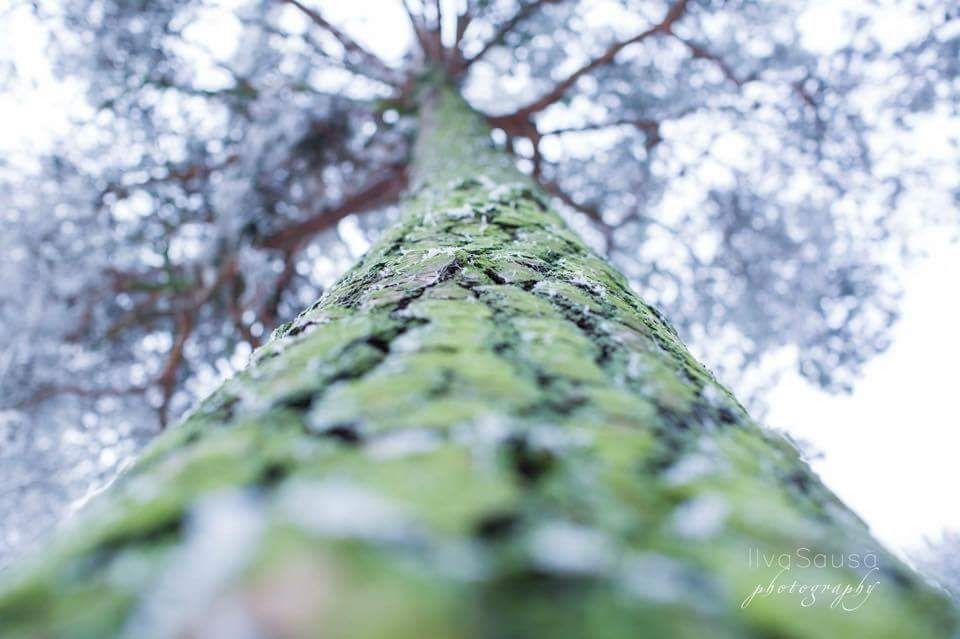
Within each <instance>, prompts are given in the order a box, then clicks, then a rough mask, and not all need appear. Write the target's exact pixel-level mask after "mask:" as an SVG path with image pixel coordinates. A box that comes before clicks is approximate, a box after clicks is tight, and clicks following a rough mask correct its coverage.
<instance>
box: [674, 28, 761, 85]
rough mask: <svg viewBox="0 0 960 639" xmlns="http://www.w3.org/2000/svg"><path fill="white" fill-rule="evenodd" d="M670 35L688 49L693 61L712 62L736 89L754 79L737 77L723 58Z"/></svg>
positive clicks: (693, 43)
mask: <svg viewBox="0 0 960 639" xmlns="http://www.w3.org/2000/svg"><path fill="white" fill-rule="evenodd" d="M670 35H672V36H673V37H674V38H676V39H677V40H679V41H680V42H682V43H683V44H684V46H686V47H687V48H688V49H690V53H692V54H693V57H694V59H698V60H709V61H710V62H713V63H714V64H715V65H717V67H718V68H719V69H720V72H721V73H723V77H725V78H726V79H727V80H729V81H730V82H733V83H734V84H735V85H737V86H738V87H742V86H743V85H744V84H746V83H747V82H750V81H751V80H753V79H754V78H753V77H752V76H750V77H747V78H741V77H739V76H737V74H736V73H734V71H733V69H732V68H731V67H730V65H729V64H727V62H726V61H725V60H724V59H723V58H721V57H720V56H719V55H717V54H715V53H713V52H711V51H709V50H708V49H706V48H705V47H704V46H702V45H699V44H697V43H696V42H693V41H691V40H687V39H685V38H681V37H680V36H678V35H677V34H675V33H671V34H670Z"/></svg>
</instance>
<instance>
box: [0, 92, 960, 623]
mask: <svg viewBox="0 0 960 639" xmlns="http://www.w3.org/2000/svg"><path fill="white" fill-rule="evenodd" d="M421 129H422V130H421V134H420V138H419V140H418V144H417V151H416V157H415V159H414V168H415V174H414V187H413V190H412V192H411V194H410V196H409V198H408V201H407V204H406V209H407V210H406V214H405V215H404V217H403V218H402V219H401V220H400V221H399V222H398V223H397V225H396V226H395V227H394V228H392V229H389V230H388V231H386V232H385V234H384V237H383V238H382V239H381V240H380V241H379V242H378V243H377V244H376V245H375V246H374V247H373V248H372V249H371V250H370V251H369V253H368V254H367V255H366V256H365V257H364V258H363V259H362V260H361V261H360V263H359V264H357V265H356V266H355V267H354V268H353V269H351V270H350V271H349V272H348V273H347V274H346V275H345V276H344V277H343V278H342V279H341V280H340V281H339V282H338V283H337V284H336V285H335V286H334V287H332V288H331V289H330V290H329V291H328V292H327V293H326V294H325V295H324V296H323V298H322V299H320V300H319V301H318V302H317V303H316V304H314V305H313V306H311V307H310V308H308V309H307V310H305V311H304V312H303V313H302V314H301V315H300V316H299V317H297V318H296V320H295V321H293V322H292V323H290V324H289V325H286V326H284V327H282V328H281V329H278V331H276V332H275V334H274V337H273V339H272V340H271V341H270V343H268V344H267V345H266V346H264V347H263V348H261V349H260V350H259V351H257V352H256V353H255V354H254V356H253V358H252V361H251V363H250V365H249V367H248V368H247V369H246V370H245V371H243V372H242V373H240V374H238V375H237V376H236V377H234V378H233V379H231V380H229V381H227V382H226V383H225V384H224V385H223V387H222V388H221V389H220V390H218V391H217V392H216V393H214V394H213V395H212V396H211V397H210V398H208V399H207V400H206V401H205V402H203V403H202V404H201V405H200V406H199V408H198V409H197V410H196V411H195V412H194V413H193V414H192V416H190V417H189V418H188V419H187V420H186V421H185V422H184V423H183V424H182V425H180V426H179V427H177V428H175V429H173V430H171V431H170V432H169V433H167V434H165V435H164V436H163V437H161V438H160V439H159V440H158V441H157V442H156V443H155V444H154V445H153V446H152V447H151V448H150V449H149V450H148V451H147V452H146V453H145V454H144V455H143V457H142V458H141V459H140V460H139V462H138V463H137V464H136V465H135V466H134V467H133V468H132V469H131V470H129V471H128V472H127V473H125V475H124V476H123V477H121V478H120V480H119V481H118V482H117V483H116V484H115V485H114V486H113V487H112V488H111V489H110V491H109V492H108V494H107V495H105V496H104V497H102V498H100V499H99V500H98V501H97V502H96V503H95V504H93V505H92V506H91V507H90V508H89V509H88V512H86V513H85V514H84V515H82V516H81V518H80V523H79V524H78V525H74V526H73V527H72V528H71V530H70V531H69V532H68V533H67V534H64V535H63V536H62V537H61V539H60V541H59V542H58V544H56V545H55V546H54V547H53V548H52V549H51V551H50V553H49V554H47V555H46V556H44V557H43V558H41V559H38V560H36V561H35V562H33V563H32V564H31V565H28V566H24V567H23V568H21V569H20V570H19V571H17V572H16V573H15V574H14V575H13V576H12V577H10V578H8V583H7V585H6V587H5V589H4V590H3V591H2V592H0V637H4V638H7V637H10V638H12V637H90V638H94V637H96V638H101V637H111V636H120V637H153V636H156V637H183V636H200V637H206V636H217V634H216V633H217V632H220V633H228V634H227V635H223V636H237V635H229V632H231V631H228V630H224V629H225V628H240V629H242V631H243V632H249V633H250V634H249V636H271V637H272V636H276V637H315V636H330V637H339V636H343V637H384V636H390V637H404V636H410V637H414V636H416V637H426V636H429V637H447V636H449V637H460V636H463V637H473V636H491V637H526V636H550V637H633V636H637V635H638V634H643V635H644V636H651V637H697V638H700V637H705V636H710V637H797V638H803V637H809V638H816V639H821V638H823V637H846V636H851V637H853V636H858V637H891V638H892V637H920V638H922V637H946V636H951V634H952V633H954V632H956V629H957V625H956V624H957V619H956V616H955V613H954V611H953V610H952V609H951V608H950V606H949V605H948V604H947V603H946V601H945V600H944V599H943V598H941V597H940V595H939V594H937V593H936V592H934V591H932V590H931V589H930V588H928V587H927V586H926V585H925V584H924V583H923V582H922V580H921V579H920V578H918V577H917V576H916V575H915V574H914V573H913V572H911V571H910V570H909V569H908V568H907V567H905V566H904V565H903V564H901V563H900V562H899V561H898V560H897V559H896V558H894V557H893V556H892V555H890V554H889V553H887V552H885V551H884V550H883V549H882V548H881V547H880V546H879V545H878V544H877V543H876V542H875V541H874V540H873V539H872V538H871V536H870V535H869V532H868V531H867V529H866V527H865V526H864V524H863V523H862V522H861V521H860V520H859V519H857V518H856V516H854V515H853V514H852V513H851V512H850V511H849V510H848V509H847V508H846V507H845V506H844V505H843V504H841V503H840V502H839V501H838V500H837V499H836V498H835V497H834V496H833V495H832V494H831V493H830V492H829V491H827V490H826V489H825V488H824V487H823V485H822V484H821V483H820V481H819V480H818V479H817V477H815V476H814V475H813V474H812V473H811V471H810V469H809V468H808V467H807V465H806V464H805V463H804V462H803V461H802V460H801V459H800V457H799V456H798V454H797V452H796V451H795V450H794V449H793V447H792V446H790V445H789V444H788V443H787V442H786V441H785V440H783V439H782V438H780V437H779V436H777V435H774V434H772V433H770V432H768V431H765V430H763V429H761V428H760V427H759V426H757V425H756V424H755V423H754V422H753V421H752V420H751V419H750V417H749V416H748V415H747V414H746V412H745V411H744V410H743V408H742V407H741V406H740V405H739V404H738V403H737V402H736V400H735V399H734V398H733V397H732V396H731V395H730V393H729V392H727V391H726V390H725V389H724V388H723V387H722V386H720V385H719V384H718V383H717V382H716V381H715V380H714V379H713V377H712V375H711V374H710V373H709V371H707V370H706V369H705V368H704V367H703V366H702V365H701V364H699V363H698V362H697V361H696V360H695V359H693V358H692V357H691V356H690V354H689V353H688V352H687V350H686V348H685V347H684V346H683V344H682V343H681V342H680V340H679V338H678V336H677V334H676V332H675V331H674V330H673V329H672V328H671V326H670V325H669V324H668V323H667V322H666V321H665V320H664V319H663V318H662V317H661V316H660V314H659V313H658V312H657V311H656V310H655V309H653V308H652V307H650V306H648V305H647V304H645V303H644V302H643V301H642V300H641V299H639V298H638V297H637V296H636V295H635V294H634V293H633V292H632V290H631V289H630V286H629V284H628V282H627V281H626V280H625V279H624V277H623V276H622V275H621V274H619V273H618V272H616V271H615V270H614V269H613V268H612V267H610V266H609V265H608V264H607V263H606V262H605V261H604V260H602V259H601V258H599V257H598V256H597V255H595V254H594V253H593V252H591V251H590V250H589V249H587V247H586V246H585V245H584V244H583V242H582V241H581V240H580V239H579V238H578V237H577V236H576V235H575V234H574V233H573V232H571V231H570V230H569V229H568V228H567V227H566V225H565V224H564V223H563V222H562V220H561V218H560V217H559V216H558V215H557V214H556V213H555V212H554V211H552V210H551V209H550V207H549V205H548V202H547V201H546V200H545V199H544V197H543V196H542V195H541V194H540V193H539V192H538V191H537V190H536V189H535V188H534V187H533V186H532V184H531V183H530V182H529V181H528V180H527V179H526V178H525V177H524V176H523V175H522V174H520V173H519V172H518V171H516V170H515V169H514V168H513V166H512V165H511V163H510V162H509V161H508V159H507V158H506V157H504V156H503V155H501V154H499V153H497V152H496V151H495V150H494V149H493V148H492V146H491V145H490V143H489V132H488V130H487V129H486V127H485V125H484V124H483V123H482V122H481V121H480V119H479V118H478V117H477V116H476V115H475V114H474V113H472V112H471V111H470V110H469V108H468V107H467V106H466V104H465V103H464V102H463V101H462V100H461V99H460V98H459V97H458V96H457V95H456V94H455V92H454V91H452V90H450V89H443V88H441V89H436V88H435V89H433V90H432V91H431V92H430V93H429V94H428V95H426V96H425V97H424V108H423V116H422V127H421ZM801 548H806V549H809V551H808V553H809V554H811V555H812V554H814V553H824V554H826V555H829V556H830V557H836V556H844V557H849V556H851V555H854V554H856V555H858V556H865V555H866V554H874V555H875V556H877V557H878V565H879V569H878V570H877V571H874V572H872V573H871V574H870V575H869V577H868V580H869V583H872V582H873V581H876V582H879V585H877V586H876V588H875V589H874V590H873V591H872V593H871V596H870V597H869V598H868V600H867V601H866V602H865V603H863V605H862V607H861V608H860V609H859V610H857V611H856V612H846V611H844V610H843V609H842V606H832V605H831V603H832V602H833V601H834V599H835V597H834V596H833V595H831V594H828V593H824V594H823V595H822V596H819V597H817V600H816V603H815V604H814V605H812V606H809V607H805V606H801V605H800V599H799V598H796V597H788V596H783V595H780V596H757V597H755V598H754V599H752V600H751V601H750V602H749V605H741V604H742V602H744V600H745V599H747V598H748V596H749V595H750V594H751V592H752V591H753V590H754V588H755V586H756V585H758V584H764V585H766V584H767V583H769V582H770V581H771V579H776V575H777V573H778V572H779V571H780V567H779V566H777V565H773V566H767V565H764V564H763V562H761V561H755V560H754V559H753V557H754V556H755V555H754V554H752V553H763V556H765V557H769V556H774V555H777V554H779V553H790V554H793V553H795V552H796V551H797V550H798V549H801ZM862 573H863V571H862V570H857V569H855V567H854V568H852V567H851V566H849V565H845V566H843V567H829V566H828V567H825V568H810V569H808V570H799V571H798V570H793V571H792V572H791V573H790V576H791V578H794V577H799V578H802V579H804V580H805V581H806V582H807V583H816V584H835V583H843V584H852V585H853V586H856V585H857V583H858V582H859V581H860V579H861V576H862ZM788 585H789V583H788ZM861 598H862V597H861ZM849 601H851V602H853V599H850V600H849ZM231 624H232V625H231ZM245 636H246V635H245Z"/></svg>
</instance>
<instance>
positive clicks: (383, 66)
mask: <svg viewBox="0 0 960 639" xmlns="http://www.w3.org/2000/svg"><path fill="white" fill-rule="evenodd" d="M280 2H285V3H286V4H289V5H293V6H294V7H296V8H297V9H299V10H300V11H301V12H302V13H303V14H304V15H306V16H307V17H308V18H310V20H311V21H312V22H313V23H314V24H315V25H317V26H318V27H320V28H321V29H323V30H324V31H326V32H327V33H329V34H330V35H331V36H333V37H334V38H336V40H337V41H338V42H339V43H340V44H341V45H342V46H343V48H344V50H345V51H346V52H347V53H348V54H351V53H352V54H354V55H355V56H357V57H359V58H362V59H363V61H364V62H365V63H366V64H368V65H370V66H371V67H373V68H374V69H376V70H377V71H379V72H380V73H382V74H383V76H384V80H385V81H386V82H387V84H390V85H392V86H397V85H398V84H399V79H398V78H397V74H396V72H395V71H394V70H393V69H391V68H390V66H389V65H387V63H385V62H384V61H383V60H381V59H380V57H379V56H377V55H376V54H374V53H372V52H370V51H368V50H367V49H365V48H364V47H362V46H361V45H360V43H358V42H357V41H356V40H354V39H353V38H351V37H350V36H349V35H347V34H346V33H344V32H343V31H341V30H340V29H338V28H337V27H336V26H335V25H333V24H332V23H330V21H328V20H327V19H326V18H324V17H323V15H321V14H320V12H319V11H317V10H315V9H311V8H310V7H308V6H306V5H305V4H303V3H302V2H300V0H280Z"/></svg>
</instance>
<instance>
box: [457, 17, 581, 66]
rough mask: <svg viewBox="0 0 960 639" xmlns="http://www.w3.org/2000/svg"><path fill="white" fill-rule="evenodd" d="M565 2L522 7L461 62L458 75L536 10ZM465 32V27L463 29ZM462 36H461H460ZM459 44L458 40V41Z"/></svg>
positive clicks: (499, 42) (501, 42) (500, 42)
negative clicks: (478, 48) (475, 51)
mask: <svg viewBox="0 0 960 639" xmlns="http://www.w3.org/2000/svg"><path fill="white" fill-rule="evenodd" d="M564 1H565V0H533V2H529V3H527V4H526V5H524V6H523V7H522V8H521V9H520V10H519V11H517V13H515V14H514V15H513V17H511V18H510V19H509V20H507V21H506V22H504V23H503V24H501V25H500V26H499V27H497V30H496V31H495V32H494V34H493V37H491V38H490V39H489V40H487V41H486V42H485V43H484V44H483V46H482V47H481V48H480V51H478V52H477V53H475V54H474V55H472V56H470V57H469V58H467V59H465V60H463V62H461V64H460V67H459V69H458V71H459V73H461V74H462V73H464V72H465V71H466V70H467V69H469V68H470V65H472V64H473V63H474V62H476V61H477V60H479V59H480V58H482V57H483V56H484V55H485V54H486V53H487V52H488V51H489V50H490V49H492V48H493V47H495V46H497V45H499V44H503V41H504V39H505V38H506V37H507V35H509V34H510V33H511V32H512V31H513V30H514V29H516V28H517V26H518V25H519V24H520V23H522V22H523V21H524V20H526V19H527V18H529V17H530V16H532V15H533V14H534V13H536V11H537V9H539V8H540V7H542V6H543V5H546V4H557V3H559V2H564ZM463 28H464V30H466V26H464V27H463ZM461 35H462V34H461ZM458 42H459V39H458Z"/></svg>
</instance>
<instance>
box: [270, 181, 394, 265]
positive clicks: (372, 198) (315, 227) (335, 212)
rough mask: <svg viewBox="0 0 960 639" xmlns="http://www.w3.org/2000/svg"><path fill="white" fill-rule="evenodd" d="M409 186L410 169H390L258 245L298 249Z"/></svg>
mask: <svg viewBox="0 0 960 639" xmlns="http://www.w3.org/2000/svg"><path fill="white" fill-rule="evenodd" d="M406 186H407V173H406V170H404V169H403V168H397V169H394V170H392V171H390V172H389V173H388V174H387V175H386V176H383V177H380V178H378V179H376V180H374V181H373V182H372V183H371V184H368V185H367V186H365V187H364V188H363V189H361V190H360V191H358V192H357V193H355V194H354V195H351V196H350V197H348V198H346V199H345V200H344V201H343V202H341V203H340V204H338V205H336V206H333V207H328V208H325V209H324V210H322V211H320V212H319V213H317V214H315V215H312V216H310V217H308V218H307V219H305V220H302V221H300V222H297V223H295V224H293V225H292V226H289V227H287V228H285V229H283V230H281V231H277V232H276V233H274V234H272V235H270V236H268V237H265V238H263V239H262V240H260V241H258V242H257V244H258V246H261V247H263V248H271V249H283V250H288V251H289V250H294V251H295V250H296V249H297V248H299V247H300V246H301V245H302V244H303V243H304V242H305V241H306V240H307V239H309V238H310V237H311V236H313V235H315V234H317V233H318V232H320V231H323V230H325V229H328V228H330V227H332V226H333V225H335V224H336V223H337V222H339V221H340V220H342V219H343V218H345V217H347V216H348V215H350V214H352V213H360V212H363V211H369V210H370V209H375V208H377V207H380V206H384V205H386V204H388V203H390V202H393V201H395V200H396V199H397V198H398V197H399V196H400V194H401V193H402V192H403V190H404V189H405V188H406Z"/></svg>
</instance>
